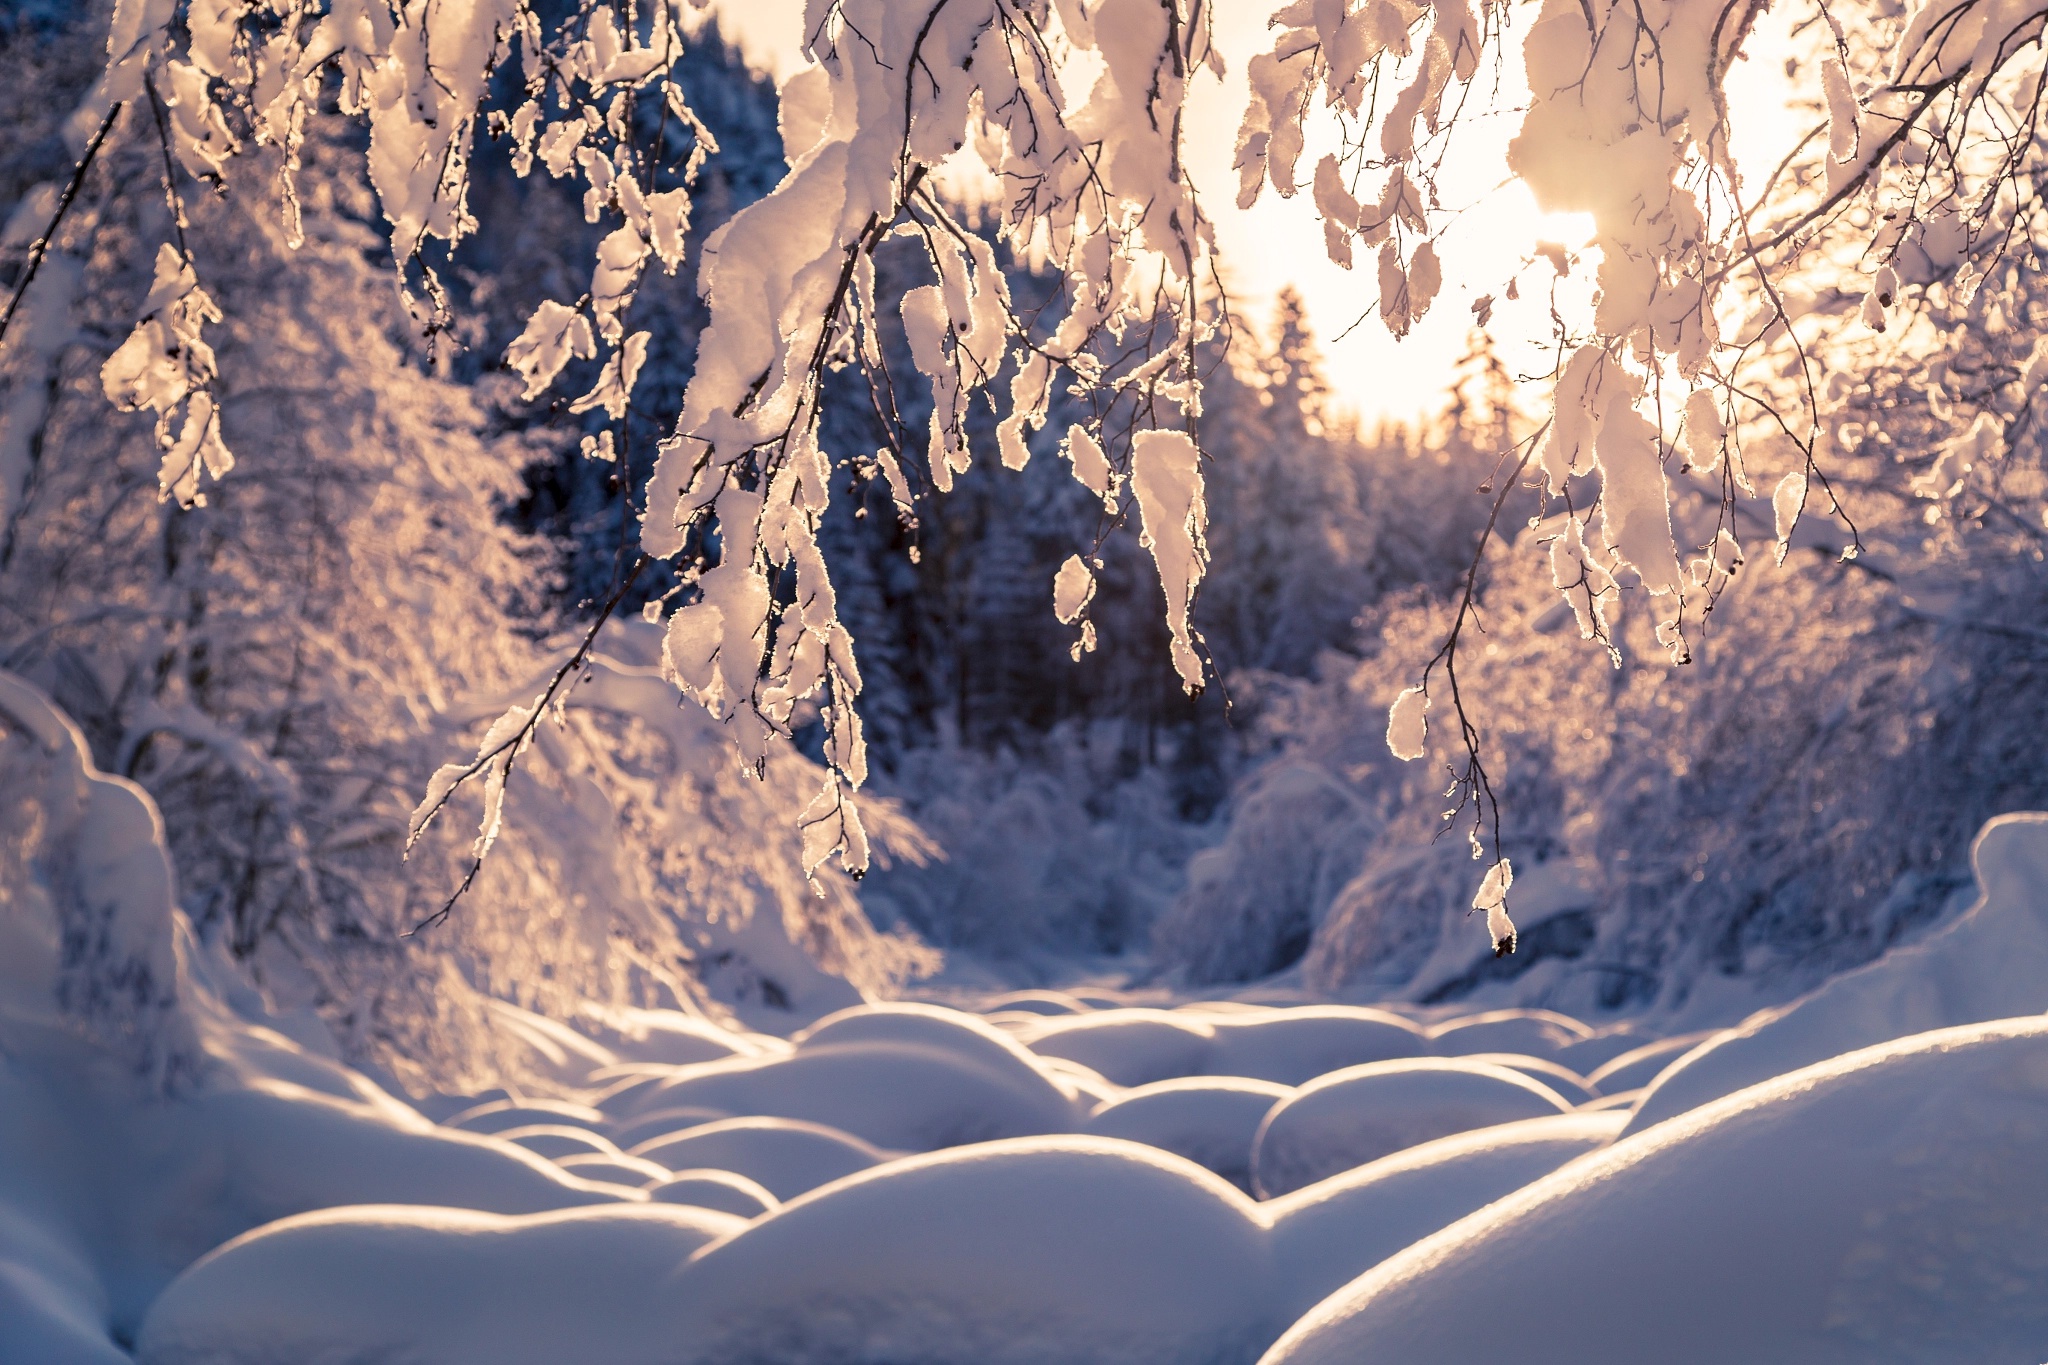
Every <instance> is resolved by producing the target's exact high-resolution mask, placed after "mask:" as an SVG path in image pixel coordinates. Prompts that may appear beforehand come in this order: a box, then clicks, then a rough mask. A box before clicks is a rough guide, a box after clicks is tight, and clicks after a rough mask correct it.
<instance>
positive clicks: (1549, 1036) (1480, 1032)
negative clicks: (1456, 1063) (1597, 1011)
mask: <svg viewBox="0 0 2048 1365" xmlns="http://www.w3.org/2000/svg"><path fill="white" fill-rule="evenodd" d="M1592 1036H1593V1030H1592V1029H1591V1028H1589V1027H1587V1026H1586V1025H1585V1024H1582V1023H1580V1022H1579V1021H1578V1020H1576V1019H1574V1018H1572V1017H1571V1016H1570V1015H1568V1014H1559V1013H1557V1011H1555V1010H1488V1011H1486V1012H1485V1013H1484V1014H1468V1015H1466V1016H1465V1017H1463V1018H1461V1019H1452V1020H1449V1021H1447V1022H1445V1023H1442V1024H1438V1025H1437V1026H1436V1027H1435V1028H1433V1029H1431V1030H1430V1031H1429V1039H1430V1043H1431V1046H1432V1047H1433V1049H1434V1050H1435V1052H1436V1054H1437V1055H1438V1056H1439V1057H1463V1056H1467V1055H1469V1054H1471V1053H1475V1052H1519V1053H1523V1054H1525V1055H1528V1056H1532V1057H1554V1056H1556V1055H1557V1054H1558V1053H1559V1052H1561V1051H1563V1050H1564V1049H1565V1048H1568V1047H1570V1046H1571V1045H1572V1044H1574V1043H1582V1042H1585V1041H1586V1040H1588V1039H1590V1038H1591V1037H1592Z"/></svg>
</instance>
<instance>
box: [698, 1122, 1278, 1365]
mask: <svg viewBox="0 0 2048 1365" xmlns="http://www.w3.org/2000/svg"><path fill="white" fill-rule="evenodd" d="M1271 1280H1272V1271H1271V1260H1270V1255H1269V1251H1268V1247H1267V1239H1266V1232H1265V1229H1264V1227H1263V1226H1262V1225H1261V1223H1260V1221H1259V1219H1258V1217H1257V1209H1256V1207H1255V1206H1254V1205H1253V1204H1252V1203H1251V1202H1250V1201H1249V1200H1247V1199H1246V1198H1245V1197H1244V1196H1243V1195H1241V1194H1239V1193H1238V1192H1237V1191H1236V1190H1234V1189H1232V1188H1231V1187H1230V1186H1228V1185H1226V1184H1224V1183H1223V1182H1222V1181H1221V1180H1218V1179H1217V1178H1216V1177H1214V1176H1212V1175H1210V1174H1209V1173H1208V1172H1207V1171H1204V1170H1202V1169H1201V1168H1200V1167H1198V1166H1195V1165H1193V1164H1191V1163H1189V1162H1185V1161H1182V1160H1180V1159H1179V1158H1177V1157H1173V1156H1169V1155H1167V1154H1166V1153H1164V1152H1158V1151H1154V1150H1153V1149H1151V1148H1148V1147H1141V1146H1138V1145H1135V1144H1132V1143H1123V1142H1115V1141H1111V1140H1108V1139H1103V1138H1089V1137H1055V1138H1035V1139H1022V1140H1017V1141H1008V1142H994V1143H987V1144H984V1145H981V1146H977V1147H970V1148H962V1149H959V1150H956V1151H950V1152H942V1153H936V1154H933V1155H930V1156H924V1157H917V1158H912V1159H910V1160H907V1161H903V1162H898V1163H896V1164H894V1165H891V1166H889V1167H886V1168H884V1169H881V1170H876V1171H873V1172H870V1173H868V1174H865V1175H860V1176H855V1177H854V1178H852V1179H850V1180H846V1181H843V1182H841V1183H840V1184H837V1185H834V1186H832V1187H831V1188H830V1189H826V1190H820V1191H818V1192H817V1193H816V1194H814V1195H812V1196H810V1197H809V1198H806V1199H801V1200H798V1201H796V1202H795V1203H792V1204H788V1205H785V1206H784V1207H783V1208H781V1209H778V1210H777V1211H775V1212H774V1213H771V1214H769V1215H768V1216H767V1217H765V1218H763V1219H761V1220H760V1221H758V1222H756V1223H754V1224H752V1225H750V1226H749V1227H748V1229H747V1230H746V1231H745V1232H744V1233H742V1234H741V1235H739V1236H736V1237H734V1238H732V1239H731V1240H729V1241H726V1242H722V1243H720V1244H718V1245H717V1246H714V1247H711V1248H708V1249H707V1250H705V1251H704V1252H703V1253H701V1254H700V1255H699V1256H698V1257H697V1258H696V1259H695V1260H694V1261H692V1262H691V1264H690V1266H689V1268H688V1269H687V1270H685V1271H684V1272H683V1273H682V1274H681V1275H680V1276H678V1277H677V1279H676V1280H675V1282H674V1283H673V1284H672V1285H670V1286H669V1287H667V1288H666V1289H664V1291H663V1303H662V1313H663V1315H664V1316H665V1318H666V1319H667V1321H668V1322H669V1323H670V1324H671V1337H670V1342H671V1345H670V1350H671V1353H672V1354H671V1359H672V1360H674V1361H675V1362H678V1365H681V1362H703V1363H704V1365H710V1363H711V1362H717V1363H718V1365H729V1362H734V1361H775V1362H778V1365H812V1363H813V1362H817V1363H818V1365H823V1362H832V1365H856V1363H861V1362H864V1363H868V1365H885V1363H887V1365H902V1363H903V1362H913V1361H914V1362H917V1363H918V1365H1048V1362H1055V1361H1056V1362H1060V1365H1092V1363H1094V1362H1101V1363H1102V1365H1108V1363H1109V1362H1116V1365H1151V1363H1153V1362H1156V1363H1157V1365H1207V1363H1210V1362H1213V1363H1214V1365H1224V1362H1231V1363H1232V1365H1238V1363H1241V1362H1243V1361H1247V1360H1250V1359H1253V1358H1254V1357H1255V1356H1256V1355H1257V1353H1258V1351H1259V1349H1260V1347H1262V1346H1263V1345H1264V1344H1265V1343H1266V1342H1267V1341H1269V1340H1271V1339H1272V1336H1273V1334H1274V1332H1275V1331H1276V1330H1277V1327H1278V1326H1279V1324H1277V1323H1274V1322H1272V1321H1271V1320H1270V1317H1269V1313H1270V1304H1271V1300H1272V1295H1273V1289H1272V1284H1271Z"/></svg>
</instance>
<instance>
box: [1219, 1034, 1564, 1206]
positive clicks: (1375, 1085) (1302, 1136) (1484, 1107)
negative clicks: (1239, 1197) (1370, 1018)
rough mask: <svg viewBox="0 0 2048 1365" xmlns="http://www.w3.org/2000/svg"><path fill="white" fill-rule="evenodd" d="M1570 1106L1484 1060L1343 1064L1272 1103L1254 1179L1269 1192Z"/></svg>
mask: <svg viewBox="0 0 2048 1365" xmlns="http://www.w3.org/2000/svg"><path fill="white" fill-rule="evenodd" d="M1570 1108H1571V1104H1570V1103H1569V1102H1568V1101H1567V1100H1565V1099H1564V1097H1562V1096H1561V1095H1559V1094H1558V1093H1557V1092H1556V1091H1555V1090H1552V1089H1551V1088H1550V1087H1548V1086H1546V1085H1544V1084H1543V1083H1542V1082H1540V1081H1536V1080H1532V1079H1530V1078H1529V1077H1527V1076H1525V1075H1523V1074H1522V1073H1520V1072H1519V1071H1512V1070H1510V1069H1508V1068H1507V1067H1504V1066H1493V1065H1490V1064H1487V1063H1484V1062H1470V1061H1464V1060H1448V1059H1435V1058H1429V1059H1416V1060H1412V1061H1403V1062H1374V1063H1371V1064H1369V1065H1366V1066H1354V1067H1346V1068H1345V1069H1344V1070H1342V1071H1333V1072H1331V1073H1330V1074H1329V1075H1327V1076H1322V1077H1318V1078H1317V1079H1316V1080H1314V1081H1311V1082H1310V1083H1309V1084H1307V1085H1305V1086H1303V1087H1301V1089H1299V1090H1297V1091H1296V1092H1295V1093H1294V1094H1293V1095H1291V1096H1289V1097H1288V1098H1286V1099H1284V1100H1282V1101H1281V1102H1280V1103H1279V1104H1277V1105H1275V1106H1273V1110H1272V1112H1271V1113H1269V1114H1267V1115H1266V1119H1265V1122H1264V1123H1263V1124H1261V1125H1260V1127H1259V1133H1258V1137H1257V1138H1256V1139H1255V1140H1254V1141H1253V1144H1252V1184H1253V1188H1254V1189H1256V1190H1257V1191H1258V1193H1259V1195H1260V1196H1261V1197H1262V1198H1271V1197H1273V1196H1274V1195H1280V1194H1286V1193H1288V1192H1289V1191H1290V1190H1298V1189H1300V1188H1301V1187H1302V1186H1304V1185H1311V1184H1314V1183H1315V1182H1316V1181H1318V1180H1322V1179H1324V1178H1326V1177H1328V1176H1332V1175H1335V1174H1337V1173H1338V1172H1339V1171H1347V1170H1350V1169H1351V1168H1352V1167H1354V1166H1363V1165H1364V1164H1365V1163H1366V1162H1368V1161H1376V1160H1378V1159H1379V1158H1380V1157H1383V1156H1386V1155H1388V1154H1389V1153H1392V1152H1398V1151H1400V1150H1402V1149H1403V1148H1406V1147H1413V1146H1415V1145H1416V1144H1417V1143H1421V1142H1427V1141H1429V1140H1430V1139H1431V1138H1440V1137H1445V1136H1447V1135H1449V1134H1451V1133H1462V1132H1464V1131H1466V1130H1467V1129H1471V1128H1486V1127H1491V1126H1492V1125H1494V1124H1497V1123H1513V1122H1514V1121H1516V1120H1517V1119H1531V1118H1542V1117H1546V1116H1548V1115H1552V1114H1561V1113H1563V1112H1565V1111H1566V1110H1568V1109H1570Z"/></svg>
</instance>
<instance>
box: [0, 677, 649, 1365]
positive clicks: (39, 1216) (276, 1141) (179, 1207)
mask: <svg viewBox="0 0 2048 1365" xmlns="http://www.w3.org/2000/svg"><path fill="white" fill-rule="evenodd" d="M0 828H5V829H6V830H7V831H8V833H9V837H8V838H7V839H5V840H0V1264H4V1265H7V1266H8V1267H9V1269H8V1270H7V1271H6V1272H5V1274H4V1276H0V1279H4V1287H0V1303H6V1304H7V1305H8V1308H9V1311H6V1312H0V1360H6V1361H7V1362H8V1363H9V1365H16V1362H22V1363H23V1365H32V1363H33V1365H39V1363H40V1362H42V1361H52V1362H67V1361H73V1360H90V1359H93V1358H94V1356H95V1355H96V1354H101V1355H103V1354H104V1352H103V1351H101V1350H100V1344H101V1343H107V1342H110V1341H111V1339H112V1338H114V1337H117V1336H122V1335H125V1334H127V1333H128V1332H130V1331H131V1330H132V1329H133V1328H134V1326H135V1324H136V1323H137V1322H138V1321H139V1319H140V1317H141V1315H142V1312H143V1310H144V1309H145V1308H146V1307H147V1305H148V1304H149V1302H150V1301H151V1299H152V1298H154V1297H155V1295H156V1294H157V1292H158V1291H159V1290H160V1289H161V1288H162V1287H163V1286H164V1285H165V1284H166V1283H168V1282H169V1281H170V1280H171V1279H172V1277H173V1276H175V1275H176V1274H178V1272H179V1271H181V1270H182V1269H184V1268H185V1267H186V1266H187V1265H189V1264H191V1263H192V1262H193V1261H194V1260H196V1259H197V1258H198V1257H200V1256H201V1255H203V1254H204V1253H205V1252H206V1251H208V1250H209V1249H210V1248H212V1247H214V1246H216V1245H218V1244H220V1243H221V1242H224V1241H226V1240H228V1239H229V1238H231V1237H234V1236H236V1235H237V1234H239V1233H241V1232H244V1231H246V1230H248V1229H249V1228H252V1227H255V1226H257V1225H259V1224H262V1223H266V1222H269V1221H272V1220H274V1219H278V1218H283V1217H286V1216H288V1215H292V1214H297V1213H302V1212H305V1211H307V1210H311V1209H317V1208H322V1207H328V1206H332V1205H337V1204H357V1203H379V1202H403V1203H421V1202H433V1203H442V1204H463V1205H466V1206H469V1207H472V1208H477V1209H482V1210H488V1211H491V1212H495V1213H503V1214H524V1213H534V1212H540V1211H543V1210H552V1209H561V1208H567V1207H572V1206H577V1205H586V1204H604V1203H614V1202H616V1201H617V1200H618V1199H619V1198H621V1197H622V1196H630V1197H634V1198H637V1197H638V1196H637V1195H635V1194H634V1193H633V1192H632V1191H624V1190H620V1189H618V1188H617V1187H614V1186H610V1185H604V1184H599V1183H596V1182H592V1181H586V1180H580V1179H577V1178H575V1177H573V1176H570V1175H568V1174H567V1173H565V1172H563V1171H562V1170H560V1169H559V1168H557V1167H556V1166H554V1165H553V1164H552V1163H550V1162H548V1161H545V1160H543V1159H542V1158H540V1157H538V1156H536V1155H534V1154H532V1153H530V1152H526V1151H522V1150H521V1149H520V1148H518V1147H516V1146H513V1145H511V1144H509V1143H504V1142H499V1141H496V1140H494V1139H491V1138H487V1137H481V1136H478V1135H475V1134H469V1133H462V1132H458V1131H454V1130H446V1129H439V1128H436V1127H434V1126H433V1125H432V1124H430V1123H428V1122H427V1120H426V1119H425V1118H423V1117H421V1116H420V1115H419V1114H418V1113H417V1112H415V1111H414V1110H412V1109H411V1108H409V1107H408V1106H406V1105H404V1104H402V1103H400V1102H399V1101H397V1100H396V1099H394V1098H392V1097H391V1096H390V1095H389V1094H387V1093H385V1092H384V1091H383V1090H381V1089H379V1088H378V1087H377V1086H376V1085H375V1084H374V1083H372V1082H371V1081H370V1080H368V1079H367V1078H366V1077H364V1076H362V1075H361V1074H360V1073H357V1072H354V1071H352V1070H350V1069H349V1068H347V1067H345V1066H343V1065H342V1064H340V1063H339V1062H337V1061H335V1060H334V1059H333V1057H332V1056H331V1055H328V1054H329V1049H322V1048H317V1047H309V1046H306V1045H305V1044H302V1043H301V1042H298V1041H295V1040H294V1039H293V1038H291V1037H288V1036H286V1035H285V1033H283V1032H280V1031H279V1030H278V1029H275V1028H272V1027H269V1026H268V1021H267V1018H266V1016H264V1015H263V1013H262V1002H261V1001H260V1000H259V999H257V998H255V996H254V994H253V993H252V992H250V991H249V990H248V989H247V988H246V987H242V986H237V985H235V984H233V983H232V981H231V979H230V978H231V971H232V969H231V968H228V967H226V966H225V964H222V963H220V962H218V961H216V960H215V959H214V957H213V955H212V953H211V951H210V950H209V949H208V948H207V947H206V946H205V945H202V944H201V943H200V942H199V941H198V939H197V937H196V936H195V935H194V934H193V933H192V931H191V928H190V926H189V925H188V924H186V923H185V922H184V920H183V919H182V917H180V916H178V915H177V914H176V913H175V911H174V909H173V906H174V904H175V901H174V896H173V879H172V875H171V869H170V866H169V863H168V861H167V859H166V856H165V853H164V849H163V843H162V827H161V822H160V821H159V820H158V818H157V815H156V811H155V808H154V807H153V806H152V805H151V804H150V802H149V799H148V797H147V796H146V795H144V794H143V793H142V792H141V790H140V789H139V788H136V787H134V786H132V785H131V784H128V783H124V782H121V781H119V780H117V779H113V778H109V777H106V776H105V775H103V774H101V773H99V772H97V771H96V770H95V769H94V768H93V767H92V765H91V763H90V761H89V759H88V757H87V750H86V746H85V741H84V739H83V737H82V736H81V735H80V734H79V732H78V730H77V728H76V727H75V726H73V725H72V724H71V722H70V721H69V720H68V719H67V718H66V717H65V716H64V715H63V714H62V713H61V712H59V711H58V710H57V709H56V708H55V707H54V706H52V705H51V704H50V703H49V702H48V701H47V700H46V699H45V698H43V697H42V696H41V694H40V693H37V692H36V691H34V689H32V688H29V687H28V686H27V685H26V684H23V683H21V682H20V681H19V680H17V679H14V678H12V677H10V676H8V675H5V674H0ZM316 1041H317V1040H316ZM330 1047H331V1045H330ZM17 1267H18V1268H17ZM16 1309H19V1310H20V1311H18V1312H17V1311H15V1310H16ZM95 1332H96V1333H97V1334H98V1339H97V1342H95V1344H94V1345H91V1346H88V1347H79V1348H78V1349H76V1350H73V1349H72V1346H73V1345H75V1339H76V1338H78V1337H79V1335H80V1334H81V1333H83V1334H84V1338H85V1339H86V1340H87V1341H94V1333H95Z"/></svg>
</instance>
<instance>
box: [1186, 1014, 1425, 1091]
mask: <svg viewBox="0 0 2048 1365" xmlns="http://www.w3.org/2000/svg"><path fill="white" fill-rule="evenodd" d="M1211 1026H1212V1027H1213V1028H1214V1029H1215V1033H1216V1046H1215V1049H1214V1051H1212V1052H1211V1053H1210V1054H1209V1059H1208V1070H1209V1073H1210V1074H1211V1075H1216V1076H1249V1077H1251V1078H1252V1079H1254V1080H1261V1081H1274V1082H1277V1083H1278V1084H1280V1085H1300V1084H1302V1083H1303V1082H1305V1081H1311V1080H1314V1079H1315V1078H1316V1077H1318V1076H1321V1075H1325V1074H1327V1073H1329V1072H1332V1071H1337V1070H1341V1069H1342V1068H1344V1067H1347V1066H1361V1065H1363V1064H1365V1063H1367V1062H1388V1061H1395V1060H1398V1059H1400V1058H1403V1057H1419V1056H1422V1055H1424V1054H1425V1053H1427V1052H1428V1051H1429V1043H1428V1041H1427V1039H1425V1038H1424V1036H1423V1034H1422V1030H1420V1029H1419V1028H1417V1027H1416V1026H1415V1025H1414V1024H1412V1023H1410V1022H1409V1021H1408V1020H1406V1019H1403V1018H1402V1017H1401V1016H1399V1015H1398V1014H1389V1013H1387V1012H1386V1011H1384V1010H1374V1009H1363V1008H1359V1007H1357V1006H1350V1005H1302V1006H1298V1007H1296V1008H1293V1009H1286V1010H1271V1011H1265V1012H1261V1013H1257V1014H1241V1015H1231V1014H1223V1015H1218V1016H1216V1017H1214V1018H1213V1019H1212V1020H1211Z"/></svg>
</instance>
